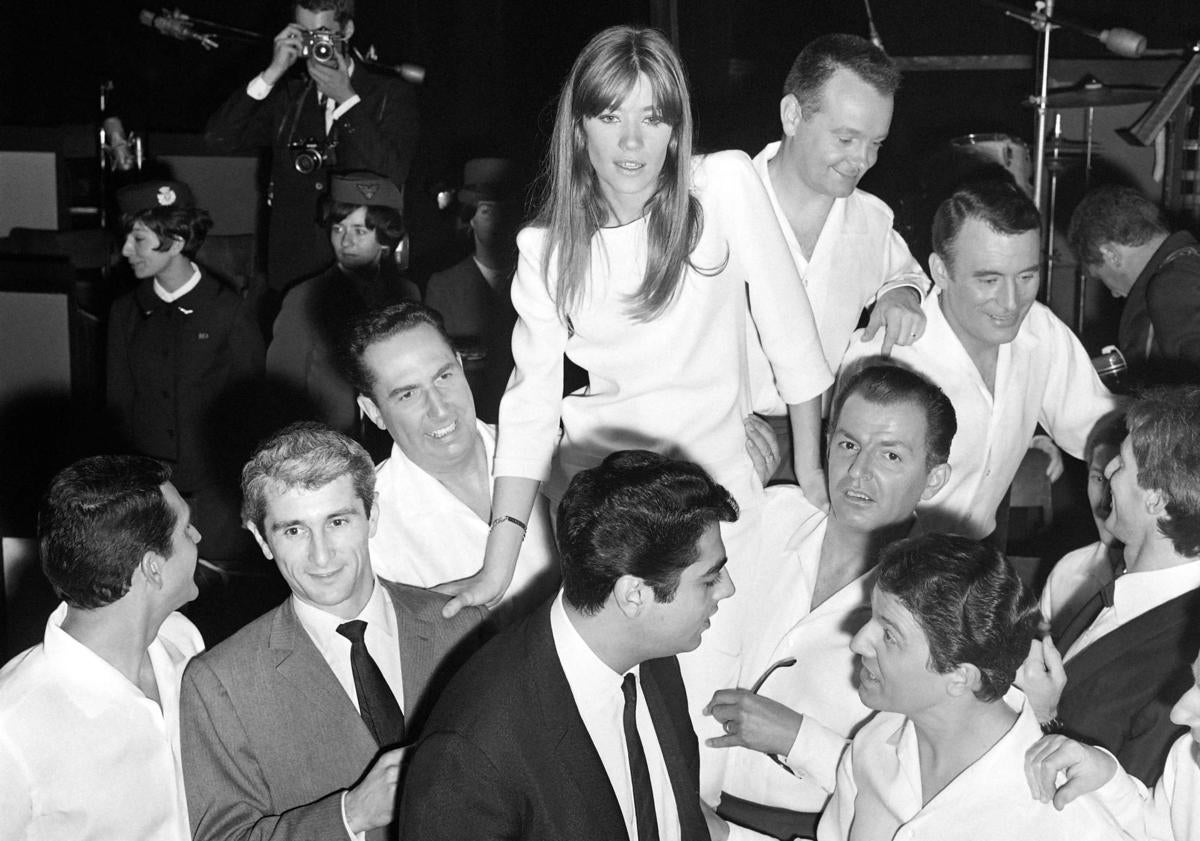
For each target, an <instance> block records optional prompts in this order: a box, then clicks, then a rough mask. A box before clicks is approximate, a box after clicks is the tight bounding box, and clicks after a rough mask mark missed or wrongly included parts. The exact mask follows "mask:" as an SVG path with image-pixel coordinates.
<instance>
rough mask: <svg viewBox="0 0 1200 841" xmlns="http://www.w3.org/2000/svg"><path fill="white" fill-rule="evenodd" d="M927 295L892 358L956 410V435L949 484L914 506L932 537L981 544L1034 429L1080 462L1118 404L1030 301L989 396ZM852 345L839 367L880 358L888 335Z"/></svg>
mask: <svg viewBox="0 0 1200 841" xmlns="http://www.w3.org/2000/svg"><path fill="white" fill-rule="evenodd" d="M940 300H941V293H940V292H939V293H937V294H933V295H930V296H929V297H928V298H926V299H925V303H924V304H922V308H923V309H924V311H925V318H926V322H925V333H924V334H923V335H922V336H921V338H919V339H917V341H916V342H915V343H913V344H911V345H908V346H907V347H900V346H897V347H894V348H892V358H893V359H895V360H897V361H899V362H900V363H902V364H905V365H908V366H909V367H911V368H913V369H914V370H916V371H919V372H920V373H922V374H924V375H925V376H926V377H928V378H929V379H930V380H932V381H933V382H934V383H935V384H936V385H937V386H939V387H940V388H941V389H942V391H944V392H945V393H946V396H947V397H949V398H950V402H951V403H952V404H954V413H955V415H956V416H957V420H958V432H957V433H955V435H954V443H953V444H952V445H951V447H950V479H949V480H948V481H947V482H946V484H945V486H944V487H943V488H942V489H941V490H940V491H939V492H938V493H937V494H936V495H935V496H934V497H933V498H932V499H928V500H923V501H922V502H921V503H920V504H919V505H918V506H917V511H918V512H919V513H920V521H921V527H922V529H923V530H924V531H926V532H934V531H947V532H953V533H956V534H962V535H965V536H967V537H971V538H975V539H977V540H978V539H981V538H984V537H987V536H988V535H989V534H991V533H992V532H993V531H995V529H996V508H997V507H998V506H999V505H1000V501H1001V500H1002V499H1003V498H1004V494H1005V493H1007V491H1008V488H1009V485H1011V484H1012V480H1013V477H1015V476H1016V475H1017V468H1019V467H1020V466H1021V459H1023V458H1024V457H1025V453H1026V451H1027V450H1028V449H1029V442H1030V441H1031V440H1032V439H1033V434H1034V429H1035V428H1036V427H1037V425H1038V424H1041V425H1042V426H1043V427H1044V428H1045V429H1046V431H1047V432H1049V433H1050V436H1051V437H1052V438H1053V439H1054V443H1055V444H1057V445H1058V446H1059V447H1060V448H1061V449H1063V450H1065V451H1066V452H1068V453H1070V454H1071V455H1072V456H1074V457H1075V458H1080V457H1082V455H1083V445H1084V442H1085V441H1086V439H1087V435H1088V433H1089V432H1090V431H1091V429H1092V427H1093V426H1094V425H1095V423H1096V421H1097V420H1099V419H1100V417H1101V416H1102V415H1103V414H1105V413H1106V412H1109V411H1111V410H1112V409H1114V408H1115V407H1116V405H1117V400H1116V398H1114V397H1113V395H1112V394H1110V393H1109V391H1108V389H1106V388H1105V387H1104V386H1103V384H1101V382H1100V378H1099V377H1098V376H1096V371H1095V369H1094V368H1093V367H1092V362H1091V359H1089V358H1088V355H1087V351H1085V350H1084V349H1083V345H1081V344H1080V343H1079V339H1077V338H1076V337H1075V334H1074V333H1072V332H1071V329H1070V328H1069V327H1067V325H1065V324H1063V323H1062V321H1060V320H1059V318H1058V316H1056V315H1055V314H1054V313H1052V312H1051V311H1050V310H1049V309H1048V308H1047V307H1046V306H1044V305H1043V304H1041V303H1034V305H1033V307H1032V308H1031V309H1030V310H1029V313H1028V315H1026V316H1025V321H1024V322H1023V323H1022V324H1021V328H1020V330H1019V331H1018V332H1017V337H1016V338H1015V339H1013V341H1011V342H1009V343H1007V344H1003V345H1000V348H999V355H998V358H997V360H996V381H995V394H994V396H993V394H992V392H990V391H989V390H988V388H987V386H986V385H985V384H984V382H983V377H982V376H980V374H979V370H978V369H977V368H976V367H975V363H974V362H973V361H971V357H970V356H968V355H967V351H966V349H965V348H964V347H963V346H962V343H961V342H960V341H959V340H958V336H957V335H955V333H954V330H953V329H952V328H951V327H950V324H949V323H948V322H947V321H946V316H945V315H943V314H942V308H941V306H940ZM859 335H860V334H859V333H856V334H855V336H856V338H854V339H851V341H850V346H849V348H848V349H847V351H846V356H845V358H844V359H843V360H842V370H845V369H846V367H847V366H848V365H850V363H852V362H854V361H856V360H858V359H862V358H863V357H867V356H875V355H877V354H878V353H879V348H880V345H881V344H882V341H883V336H882V331H880V333H879V334H877V335H876V336H875V338H874V339H872V340H871V341H869V342H865V343H864V342H859V341H858V340H857V337H858V336H859Z"/></svg>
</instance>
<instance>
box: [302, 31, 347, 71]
mask: <svg viewBox="0 0 1200 841" xmlns="http://www.w3.org/2000/svg"><path fill="white" fill-rule="evenodd" d="M343 40H345V39H343V38H342V36H341V35H340V34H339V33H337V32H324V31H321V30H317V31H316V32H310V31H307V30H306V31H304V32H301V33H300V56H301V58H309V57H310V56H311V57H312V59H313V61H317V62H320V63H321V64H328V65H330V66H336V65H337V58H336V57H335V56H336V55H337V51H338V50H340V49H341V48H342V41H343Z"/></svg>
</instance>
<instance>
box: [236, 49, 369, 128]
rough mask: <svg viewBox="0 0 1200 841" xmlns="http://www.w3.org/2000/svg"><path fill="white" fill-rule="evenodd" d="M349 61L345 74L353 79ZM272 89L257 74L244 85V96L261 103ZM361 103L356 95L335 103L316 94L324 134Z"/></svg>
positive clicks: (360, 98)
mask: <svg viewBox="0 0 1200 841" xmlns="http://www.w3.org/2000/svg"><path fill="white" fill-rule="evenodd" d="M349 61H350V64H349V66H348V67H347V68H346V73H347V75H348V76H350V77H351V78H353V76H354V68H355V64H354V59H350V60H349ZM274 88H275V86H274V85H272V84H271V83H270V82H268V81H267V80H266V79H264V78H263V75H262V74H261V73H259V74H258V75H257V76H255V77H254V78H253V79H251V80H250V84H248V85H246V96H248V97H250V98H251V99H257V100H259V101H261V100H264V99H266V98H267V97H268V96H269V95H270V93H271V91H272V90H273V89H274ZM361 101H362V97H360V96H359V95H358V94H354V96H352V97H350V98H349V99H347V100H346V101H345V102H337V103H335V102H334V101H333V100H332V99H326V98H325V96H324V95H323V94H320V93H318V94H317V102H318V103H321V104H323V105H324V107H325V133H326V134H329V132H330V131H331V130H332V129H333V123H334V121H335V120H337V118H338V117H340V116H342V115H343V114H345V113H346V112H347V111H349V110H350V109H351V108H353V107H354V106H355V105H357V104H358V103H359V102H361Z"/></svg>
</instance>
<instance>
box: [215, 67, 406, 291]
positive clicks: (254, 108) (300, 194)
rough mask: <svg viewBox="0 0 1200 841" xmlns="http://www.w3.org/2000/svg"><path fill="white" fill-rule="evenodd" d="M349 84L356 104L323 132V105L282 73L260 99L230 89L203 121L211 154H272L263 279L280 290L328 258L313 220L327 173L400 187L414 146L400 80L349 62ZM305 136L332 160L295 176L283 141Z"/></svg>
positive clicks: (301, 79) (305, 85)
mask: <svg viewBox="0 0 1200 841" xmlns="http://www.w3.org/2000/svg"><path fill="white" fill-rule="evenodd" d="M350 82H351V86H352V87H353V88H354V92H355V93H357V94H358V95H359V97H360V99H361V101H360V102H359V103H358V104H357V105H355V106H354V107H353V108H351V109H350V110H349V111H347V112H346V113H345V114H343V115H342V116H341V117H339V118H338V119H337V120H335V121H334V123H333V127H332V128H331V129H330V132H329V135H328V137H327V136H326V134H325V107H324V105H323V104H319V103H318V102H317V88H316V86H315V85H314V84H313V83H312V80H311V79H309V78H308V77H307V76H296V75H294V74H293V75H289V76H288V77H286V78H285V79H283V80H281V81H280V82H279V84H277V85H276V86H275V87H274V88H273V89H272V90H271V93H270V94H269V95H268V96H267V98H266V99H263V100H257V99H254V98H253V97H251V96H250V95H249V94H247V93H246V89H245V87H242V88H239V89H238V90H237V91H235V92H234V94H233V96H231V97H230V98H229V99H228V100H227V101H226V102H225V104H224V105H222V106H221V108H220V109H218V110H217V112H216V113H215V114H213V116H212V117H211V118H210V119H209V121H208V128H207V131H206V135H205V138H206V140H207V141H208V144H209V146H210V147H211V148H212V149H214V150H215V151H218V152H241V151H247V150H250V149H253V148H256V147H263V146H270V147H272V149H273V153H272V162H271V187H270V193H269V196H268V197H269V201H270V205H271V214H270V217H271V223H270V230H269V240H268V243H267V249H268V250H267V278H268V280H269V282H270V285H271V288H272V289H275V290H277V291H283V290H285V289H287V288H288V287H289V286H291V285H292V284H293V283H295V282H296V281H298V280H300V279H301V278H304V277H309V276H310V275H314V274H316V273H317V272H319V271H321V270H322V269H323V268H325V267H326V266H328V265H329V264H330V262H332V260H333V250H332V249H331V248H330V245H329V234H328V232H326V231H325V230H324V229H323V228H322V227H321V226H320V225H319V224H318V223H317V213H318V211H319V205H320V199H321V197H322V196H324V195H325V193H326V191H327V188H328V186H329V173H330V171H331V170H332V171H335V172H346V171H349V170H363V169H365V170H370V171H371V172H376V173H379V174H380V175H384V176H387V177H388V178H390V179H392V181H394V182H395V183H396V185H397V186H400V187H403V185H404V181H405V179H406V178H407V177H408V168H409V165H410V164H411V163H412V158H413V152H414V150H415V149H416V144H417V131H418V115H417V104H416V94H415V93H414V91H413V88H412V87H411V86H410V85H409V84H408V83H407V82H405V81H403V80H402V79H397V78H390V77H384V76H378V75H375V74H373V73H370V72H369V71H367V70H365V69H364V68H363V67H362V66H359V65H356V66H355V68H354V71H353V74H352V75H351V80H350ZM309 138H312V139H314V140H316V141H318V142H319V143H336V146H335V162H334V163H333V164H332V165H330V166H324V167H321V168H320V169H318V170H316V171H314V172H312V173H309V174H307V175H305V174H303V173H300V172H297V171H296V168H295V166H294V164H293V153H292V152H291V151H289V150H288V144H289V143H291V142H294V141H304V140H307V139H309Z"/></svg>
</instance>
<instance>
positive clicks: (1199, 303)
mask: <svg viewBox="0 0 1200 841" xmlns="http://www.w3.org/2000/svg"><path fill="white" fill-rule="evenodd" d="M1117 335H1118V344H1119V345H1120V346H1121V353H1123V354H1124V355H1125V359H1126V360H1128V362H1129V366H1130V369H1131V371H1132V374H1133V376H1134V378H1135V380H1136V381H1137V382H1143V383H1158V382H1165V383H1178V382H1195V381H1196V377H1197V375H1198V374H1200V248H1198V244H1197V242H1196V238H1195V237H1193V236H1192V235H1191V234H1190V233H1188V232H1187V231H1177V232H1176V233H1173V234H1171V235H1170V236H1169V237H1167V238H1166V240H1164V241H1163V244H1162V245H1160V246H1159V247H1158V250H1157V251H1155V252H1154V256H1152V257H1151V258H1150V262H1148V263H1147V264H1146V267H1145V268H1144V269H1142V272H1141V274H1139V275H1138V277H1137V280H1136V281H1134V284H1133V286H1132V287H1131V288H1130V290H1129V297H1128V298H1127V299H1126V301H1125V308H1124V309H1123V310H1122V311H1121V324H1120V328H1119V332H1118V334H1117ZM1151 336H1153V340H1152V341H1151ZM1147 344H1149V345H1150V347H1149V355H1148V356H1147V353H1146V351H1147Z"/></svg>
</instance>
